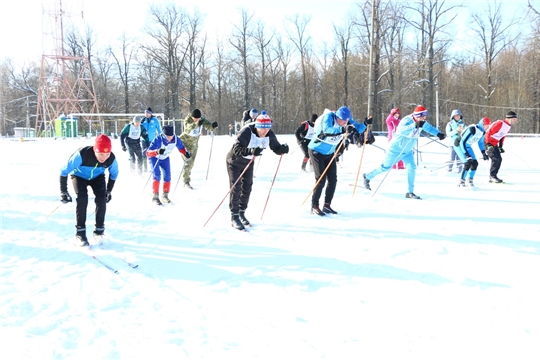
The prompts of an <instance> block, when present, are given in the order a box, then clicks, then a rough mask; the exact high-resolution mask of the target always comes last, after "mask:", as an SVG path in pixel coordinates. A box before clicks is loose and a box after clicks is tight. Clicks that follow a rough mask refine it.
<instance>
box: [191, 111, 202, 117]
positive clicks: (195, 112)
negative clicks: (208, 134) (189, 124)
mask: <svg viewBox="0 0 540 360" xmlns="http://www.w3.org/2000/svg"><path fill="white" fill-rule="evenodd" d="M191 117H192V118H194V119H200V118H201V110H199V109H194V110H193V111H192V112H191Z"/></svg>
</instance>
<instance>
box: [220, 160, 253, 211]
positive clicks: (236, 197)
mask: <svg viewBox="0 0 540 360" xmlns="http://www.w3.org/2000/svg"><path fill="white" fill-rule="evenodd" d="M254 162H255V161H254ZM254 162H252V163H251V164H250V165H249V168H248V169H247V170H246V172H245V173H244V175H242V178H241V179H240V181H238V183H236V185H235V186H234V188H233V184H234V183H235V182H236V180H238V178H239V177H240V174H242V172H243V171H244V169H245V168H246V166H247V165H248V164H249V159H246V158H243V157H240V158H236V159H227V173H228V174H229V187H230V188H231V192H230V194H229V209H230V210H231V213H232V214H238V212H239V211H240V210H246V209H247V207H248V203H249V196H250V195H251V188H252V186H253V169H254V166H253V164H254Z"/></svg>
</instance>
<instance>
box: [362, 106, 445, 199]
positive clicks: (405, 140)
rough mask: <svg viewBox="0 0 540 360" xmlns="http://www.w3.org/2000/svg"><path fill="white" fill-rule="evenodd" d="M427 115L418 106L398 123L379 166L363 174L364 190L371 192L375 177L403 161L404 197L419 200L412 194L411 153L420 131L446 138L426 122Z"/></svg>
mask: <svg viewBox="0 0 540 360" xmlns="http://www.w3.org/2000/svg"><path fill="white" fill-rule="evenodd" d="M427 115H428V111H427V110H426V108H425V107H423V106H421V105H418V106H417V107H416V108H415V109H414V112H413V113H412V114H410V115H407V116H405V117H404V118H403V119H402V120H401V121H400V123H399V125H398V127H397V129H396V132H395V133H394V136H393V138H392V141H390V146H389V148H388V151H387V152H386V157H385V158H384V160H383V162H382V164H381V166H380V167H378V168H377V169H375V170H373V171H371V172H369V173H366V174H364V186H365V188H366V189H368V190H371V187H370V184H369V183H370V181H371V180H372V179H373V178H374V177H375V176H377V175H379V174H381V173H383V172H387V171H388V170H390V168H392V166H394V165H395V164H396V163H398V162H399V161H400V160H403V162H404V163H405V167H406V169H407V182H408V189H407V193H406V194H405V197H406V198H407V199H419V200H420V199H421V198H420V197H419V196H417V195H415V194H414V179H415V177H416V163H415V162H414V153H413V148H414V145H416V143H417V141H418V138H419V137H420V134H421V133H422V130H423V131H426V132H428V133H430V134H431V135H434V136H437V137H438V138H439V139H440V140H443V139H444V138H445V137H446V135H444V134H443V133H441V132H439V130H437V129H436V128H435V127H434V126H432V125H430V124H429V123H428V122H426V118H427Z"/></svg>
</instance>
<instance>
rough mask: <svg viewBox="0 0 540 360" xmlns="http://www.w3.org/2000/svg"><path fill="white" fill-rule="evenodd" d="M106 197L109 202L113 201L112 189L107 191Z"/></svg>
mask: <svg viewBox="0 0 540 360" xmlns="http://www.w3.org/2000/svg"><path fill="white" fill-rule="evenodd" d="M105 198H106V199H107V202H109V201H111V199H112V195H111V192H110V191H107V195H105Z"/></svg>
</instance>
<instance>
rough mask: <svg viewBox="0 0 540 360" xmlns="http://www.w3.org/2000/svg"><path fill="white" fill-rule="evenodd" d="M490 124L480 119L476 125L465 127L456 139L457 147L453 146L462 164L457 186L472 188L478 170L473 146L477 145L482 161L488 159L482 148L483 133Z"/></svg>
mask: <svg viewBox="0 0 540 360" xmlns="http://www.w3.org/2000/svg"><path fill="white" fill-rule="evenodd" d="M490 124H491V120H490V119H489V118H487V117H485V118H483V119H480V121H479V122H478V124H473V125H469V126H467V127H466V128H465V130H463V132H462V133H461V135H460V136H459V137H458V138H457V144H458V145H457V146H456V145H454V150H455V151H456V154H457V155H458V157H459V159H460V160H461V163H462V164H464V165H463V171H462V173H461V180H460V181H459V184H458V186H460V187H465V186H467V185H468V186H470V187H473V186H474V183H473V178H474V174H475V173H476V169H477V168H478V161H477V160H476V155H475V154H474V150H473V148H472V145H473V144H475V143H476V144H478V148H479V149H480V151H481V152H482V157H483V159H484V160H488V159H489V158H488V156H487V155H486V150H485V147H484V133H485V131H486V129H487V128H488V127H489V125H490ZM467 175H469V181H468V182H467V184H465V180H466V179H467Z"/></svg>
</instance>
